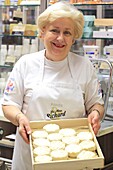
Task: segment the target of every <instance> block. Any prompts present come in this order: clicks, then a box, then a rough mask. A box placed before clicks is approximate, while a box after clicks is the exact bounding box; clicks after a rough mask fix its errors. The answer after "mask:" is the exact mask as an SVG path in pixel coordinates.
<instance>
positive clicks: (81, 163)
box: [30, 118, 104, 170]
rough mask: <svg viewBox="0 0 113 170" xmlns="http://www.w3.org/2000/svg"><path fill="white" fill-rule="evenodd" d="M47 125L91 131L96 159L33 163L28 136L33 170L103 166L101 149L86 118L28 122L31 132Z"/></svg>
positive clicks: (78, 168) (76, 169) (64, 169)
mask: <svg viewBox="0 0 113 170" xmlns="http://www.w3.org/2000/svg"><path fill="white" fill-rule="evenodd" d="M48 123H56V124H58V125H59V126H60V127H61V128H66V127H67V128H76V127H79V126H88V127H89V130H90V131H91V133H92V135H93V137H94V142H95V144H96V147H97V154H98V156H99V157H98V158H92V159H85V160H82V159H80V160H78V159H73V160H62V161H52V162H48V163H35V162H34V159H33V153H32V151H33V148H32V141H31V136H30V148H31V157H32V165H33V170H38V169H39V170H69V169H70V170H82V169H84V168H87V167H88V168H92V169H97V168H102V167H103V166H104V156H103V154H102V151H101V148H100V146H99V144H98V141H97V139H96V137H95V135H94V133H93V130H92V127H91V125H90V124H89V123H88V119H87V118H78V119H63V120H61V119H60V120H51V121H50V120H49V121H37V122H34V121H32V122H30V126H31V129H32V130H35V129H42V127H43V126H44V125H46V124H48Z"/></svg>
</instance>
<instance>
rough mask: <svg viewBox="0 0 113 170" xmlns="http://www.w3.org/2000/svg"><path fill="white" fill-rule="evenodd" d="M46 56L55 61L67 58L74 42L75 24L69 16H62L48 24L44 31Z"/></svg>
mask: <svg viewBox="0 0 113 170" xmlns="http://www.w3.org/2000/svg"><path fill="white" fill-rule="evenodd" d="M42 39H43V41H44V46H45V49H46V57H47V58H48V59H50V60H53V61H60V60H63V59H64V58H66V56H67V55H68V52H69V51H70V48H71V45H72V44H73V42H74V24H73V21H72V20H71V19H69V18H60V19H57V20H55V21H54V22H52V23H50V24H48V25H47V26H46V27H45V28H44V29H43V33H42Z"/></svg>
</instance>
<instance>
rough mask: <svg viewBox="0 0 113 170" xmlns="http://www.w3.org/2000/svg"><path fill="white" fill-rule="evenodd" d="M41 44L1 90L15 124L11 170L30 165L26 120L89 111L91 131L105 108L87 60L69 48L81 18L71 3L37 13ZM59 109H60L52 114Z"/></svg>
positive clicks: (8, 115)
mask: <svg viewBox="0 0 113 170" xmlns="http://www.w3.org/2000/svg"><path fill="white" fill-rule="evenodd" d="M37 23H38V29H39V37H40V38H41V39H42V40H43V43H44V46H45V49H44V50H42V51H39V52H36V53H33V54H27V55H25V56H23V57H21V59H20V60H19V61H18V62H17V63H16V64H15V66H14V69H13V71H12V73H11V75H10V77H9V79H8V83H7V86H6V89H5V92H4V100H3V107H2V108H3V112H4V115H5V117H6V118H7V119H9V120H10V121H11V122H12V123H13V124H15V125H16V126H18V128H17V133H16V140H15V149H14V155H13V164H12V170H31V169H32V168H31V158H30V146H29V140H28V135H29V134H30V133H31V129H30V126H29V121H31V120H35V121H37V120H46V119H51V118H54V119H55V118H57V117H59V118H60V119H66V118H68V119H69V118H80V117H86V116H88V120H89V122H90V123H91V125H92V128H93V130H94V133H95V134H97V132H98V130H99V128H100V120H101V119H102V117H103V112H104V107H103V101H102V97H101V94H100V93H99V89H98V81H97V77H96V75H95V72H94V68H93V66H92V64H91V62H90V61H89V60H88V59H86V58H84V57H81V56H78V55H76V54H74V53H72V52H70V48H71V46H72V44H73V43H74V41H75V40H77V39H79V38H80V37H81V36H82V32H83V26H84V17H83V14H82V13H81V12H80V11H78V10H77V9H75V8H74V7H73V6H71V5H69V4H67V3H63V2H58V3H55V4H53V5H51V6H49V7H48V8H47V9H46V10H45V11H44V12H43V13H42V14H41V15H40V16H39V17H38V22H37ZM55 108H57V109H58V110H61V111H62V114H61V113H60V114H57V115H56V114H55V113H54V114H53V112H52V110H54V109H55Z"/></svg>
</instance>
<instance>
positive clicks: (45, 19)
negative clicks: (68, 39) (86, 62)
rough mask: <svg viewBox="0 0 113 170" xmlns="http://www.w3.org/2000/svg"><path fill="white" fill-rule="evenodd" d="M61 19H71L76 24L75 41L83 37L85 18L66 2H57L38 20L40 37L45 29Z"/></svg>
mask: <svg viewBox="0 0 113 170" xmlns="http://www.w3.org/2000/svg"><path fill="white" fill-rule="evenodd" d="M59 18H70V19H71V20H72V21H73V23H74V28H75V30H74V39H75V40H76V39H79V38H81V36H82V33H83V28H84V16H83V14H82V12H80V11H79V10H78V9H77V8H75V7H74V6H73V5H71V4H69V3H66V2H57V3H55V4H53V5H51V6H49V7H48V8H47V9H46V10H45V11H44V12H43V13H41V14H40V15H39V17H38V18H37V26H38V33H39V37H41V34H42V30H43V28H44V27H45V26H46V25H47V24H49V23H51V22H53V21H55V20H56V19H59Z"/></svg>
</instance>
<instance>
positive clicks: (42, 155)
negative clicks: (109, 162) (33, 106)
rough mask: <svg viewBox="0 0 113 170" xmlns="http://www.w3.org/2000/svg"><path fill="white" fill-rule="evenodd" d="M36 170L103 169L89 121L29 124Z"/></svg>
mask: <svg viewBox="0 0 113 170" xmlns="http://www.w3.org/2000/svg"><path fill="white" fill-rule="evenodd" d="M30 126H31V129H32V134H31V136H30V149H31V157H32V165H33V169H34V170H36V169H40V170H52V169H54V170H59V169H60V170H64V169H65V170H68V169H69V168H70V169H71V170H75V168H76V170H80V169H84V168H87V167H88V168H92V169H94V168H95V169H96V168H102V167H103V166H104V157H103V154H102V151H101V149H100V146H99V144H98V142H97V139H96V137H95V135H94V133H93V130H92V127H91V125H90V124H89V123H88V120H87V118H83V119H81V118H80V119H63V120H51V121H38V122H30Z"/></svg>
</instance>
